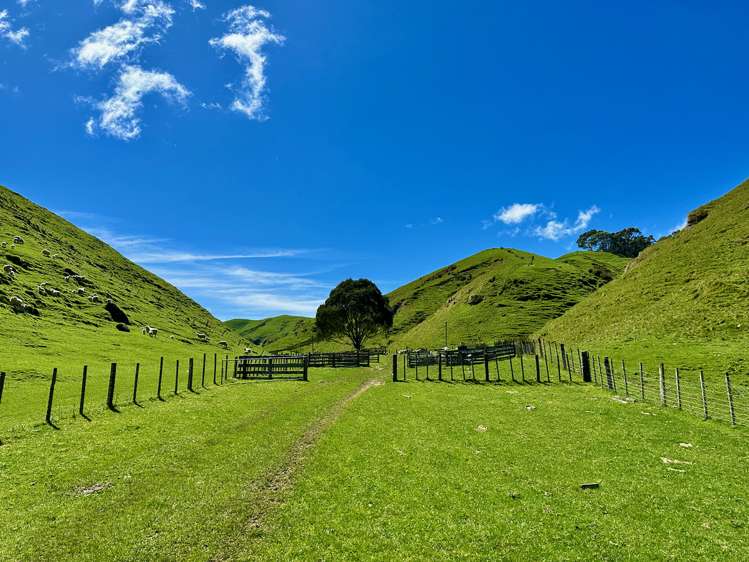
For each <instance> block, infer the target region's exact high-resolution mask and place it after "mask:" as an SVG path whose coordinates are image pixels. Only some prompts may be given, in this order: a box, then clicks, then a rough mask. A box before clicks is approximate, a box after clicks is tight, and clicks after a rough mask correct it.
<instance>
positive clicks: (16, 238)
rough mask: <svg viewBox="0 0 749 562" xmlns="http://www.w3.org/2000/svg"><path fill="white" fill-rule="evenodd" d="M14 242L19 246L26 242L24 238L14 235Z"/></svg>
mask: <svg viewBox="0 0 749 562" xmlns="http://www.w3.org/2000/svg"><path fill="white" fill-rule="evenodd" d="M13 243H14V244H18V245H19V246H20V245H21V244H23V243H24V241H23V238H21V237H20V236H14V237H13Z"/></svg>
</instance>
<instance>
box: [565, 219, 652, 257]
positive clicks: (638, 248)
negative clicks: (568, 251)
mask: <svg viewBox="0 0 749 562" xmlns="http://www.w3.org/2000/svg"><path fill="white" fill-rule="evenodd" d="M654 243H655V238H653V237H652V236H645V235H644V234H643V233H642V232H640V229H639V228H635V227H629V228H625V229H624V230H620V231H619V232H606V231H605V230H589V231H588V232H583V233H582V234H581V235H580V237H579V238H578V239H577V245H578V246H579V247H580V248H583V249H585V250H593V251H594V252H610V253H612V254H616V255H618V256H624V257H625V258H636V257H637V256H638V255H639V254H640V252H642V251H643V250H644V249H645V248H647V247H648V246H651V245H652V244H654Z"/></svg>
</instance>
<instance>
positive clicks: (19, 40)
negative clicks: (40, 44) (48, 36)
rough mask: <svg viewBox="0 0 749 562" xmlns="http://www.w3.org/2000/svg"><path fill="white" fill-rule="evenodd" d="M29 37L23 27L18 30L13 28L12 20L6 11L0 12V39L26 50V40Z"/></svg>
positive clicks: (27, 31)
mask: <svg viewBox="0 0 749 562" xmlns="http://www.w3.org/2000/svg"><path fill="white" fill-rule="evenodd" d="M28 36H29V30H28V29H26V28H25V27H20V28H18V29H14V28H13V24H12V20H11V18H10V14H9V13H8V10H0V37H1V38H4V39H7V40H8V41H10V42H11V43H14V44H16V45H18V46H19V47H21V48H22V49H25V48H26V39H27V38H28Z"/></svg>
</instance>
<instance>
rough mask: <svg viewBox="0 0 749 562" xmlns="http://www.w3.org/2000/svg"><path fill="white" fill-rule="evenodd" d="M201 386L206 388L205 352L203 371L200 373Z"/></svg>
mask: <svg viewBox="0 0 749 562" xmlns="http://www.w3.org/2000/svg"><path fill="white" fill-rule="evenodd" d="M200 386H202V387H203V388H205V353H204V354H203V372H202V374H201V375H200Z"/></svg>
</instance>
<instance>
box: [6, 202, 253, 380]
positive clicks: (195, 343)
mask: <svg viewBox="0 0 749 562" xmlns="http://www.w3.org/2000/svg"><path fill="white" fill-rule="evenodd" d="M14 240H15V241H14ZM110 301H111V304H109V303H110ZM118 324H119V325H120V327H119V329H118V328H117V325H118ZM0 325H1V326H2V330H1V331H0V369H3V370H10V369H15V368H17V367H19V366H22V365H25V364H28V366H29V367H33V366H35V365H38V364H39V362H40V356H45V357H47V358H48V359H49V357H57V358H59V360H60V361H61V362H62V363H65V362H66V361H71V362H72V361H73V359H75V363H76V364H79V363H81V362H83V361H87V360H90V359H96V360H99V361H109V360H112V361H114V360H117V359H118V358H125V357H126V358H134V359H137V358H141V357H144V356H150V357H152V356H154V355H157V354H170V355H176V356H179V355H180V354H182V355H184V353H185V350H186V349H187V347H186V346H188V345H189V346H191V348H190V349H192V350H194V351H195V352H197V349H202V350H206V351H211V352H213V351H220V350H221V349H222V348H220V347H219V346H218V345H217V344H218V342H219V341H221V340H226V341H227V342H228V343H229V345H230V347H231V348H232V349H234V350H236V349H238V348H240V347H241V346H242V345H243V342H242V341H241V337H240V336H238V335H237V334H236V333H234V332H233V331H232V330H230V329H229V328H227V327H226V326H224V325H223V324H222V323H221V322H220V321H219V320H217V319H216V318H214V317H213V316H212V315H211V314H210V313H209V312H208V311H207V310H205V309H204V308H203V307H201V306H200V305H198V304H197V303H196V302H195V301H193V300H192V299H190V298H188V297H187V296H185V295H184V294H183V293H182V292H180V291H179V290H178V289H176V288H175V287H174V286H172V285H170V284H169V283H167V282H166V281H164V280H163V279H160V278H159V277H157V276H155V275H153V274H152V273H149V272H148V271H146V270H145V269H143V268H141V267H139V266H138V265H136V264H134V263H133V262H131V261H129V260H127V259H126V258H124V257H123V256H122V255H121V254H119V253H118V252H116V251H115V250H114V249H112V248H111V247H110V246H108V245H107V244H105V243H104V242H102V241H101V240H98V239H97V238H95V237H93V236H91V235H89V234H87V233H86V232H84V231H82V230H80V229H79V228H77V227H75V226H74V225H72V224H71V223H69V222H68V221H66V220H64V219H63V218H61V217H59V216H57V215H55V214H53V213H51V212H49V211H47V210H46V209H43V208H42V207H39V206H38V205H35V204H34V203H32V202H30V201H28V200H27V199H25V198H23V197H22V196H20V195H18V194H16V193H14V192H12V191H9V190H8V189H6V188H4V187H0ZM145 325H150V326H153V327H156V328H157V329H158V336H157V337H155V338H151V337H148V336H144V335H143V334H142V333H141V327H142V326H145ZM126 329H127V330H130V331H129V332H124V331H120V330H126ZM199 332H203V333H205V334H206V335H207V336H208V338H209V343H208V344H204V343H202V342H201V341H200V340H199V338H198V337H197V334H198V333H199Z"/></svg>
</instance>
